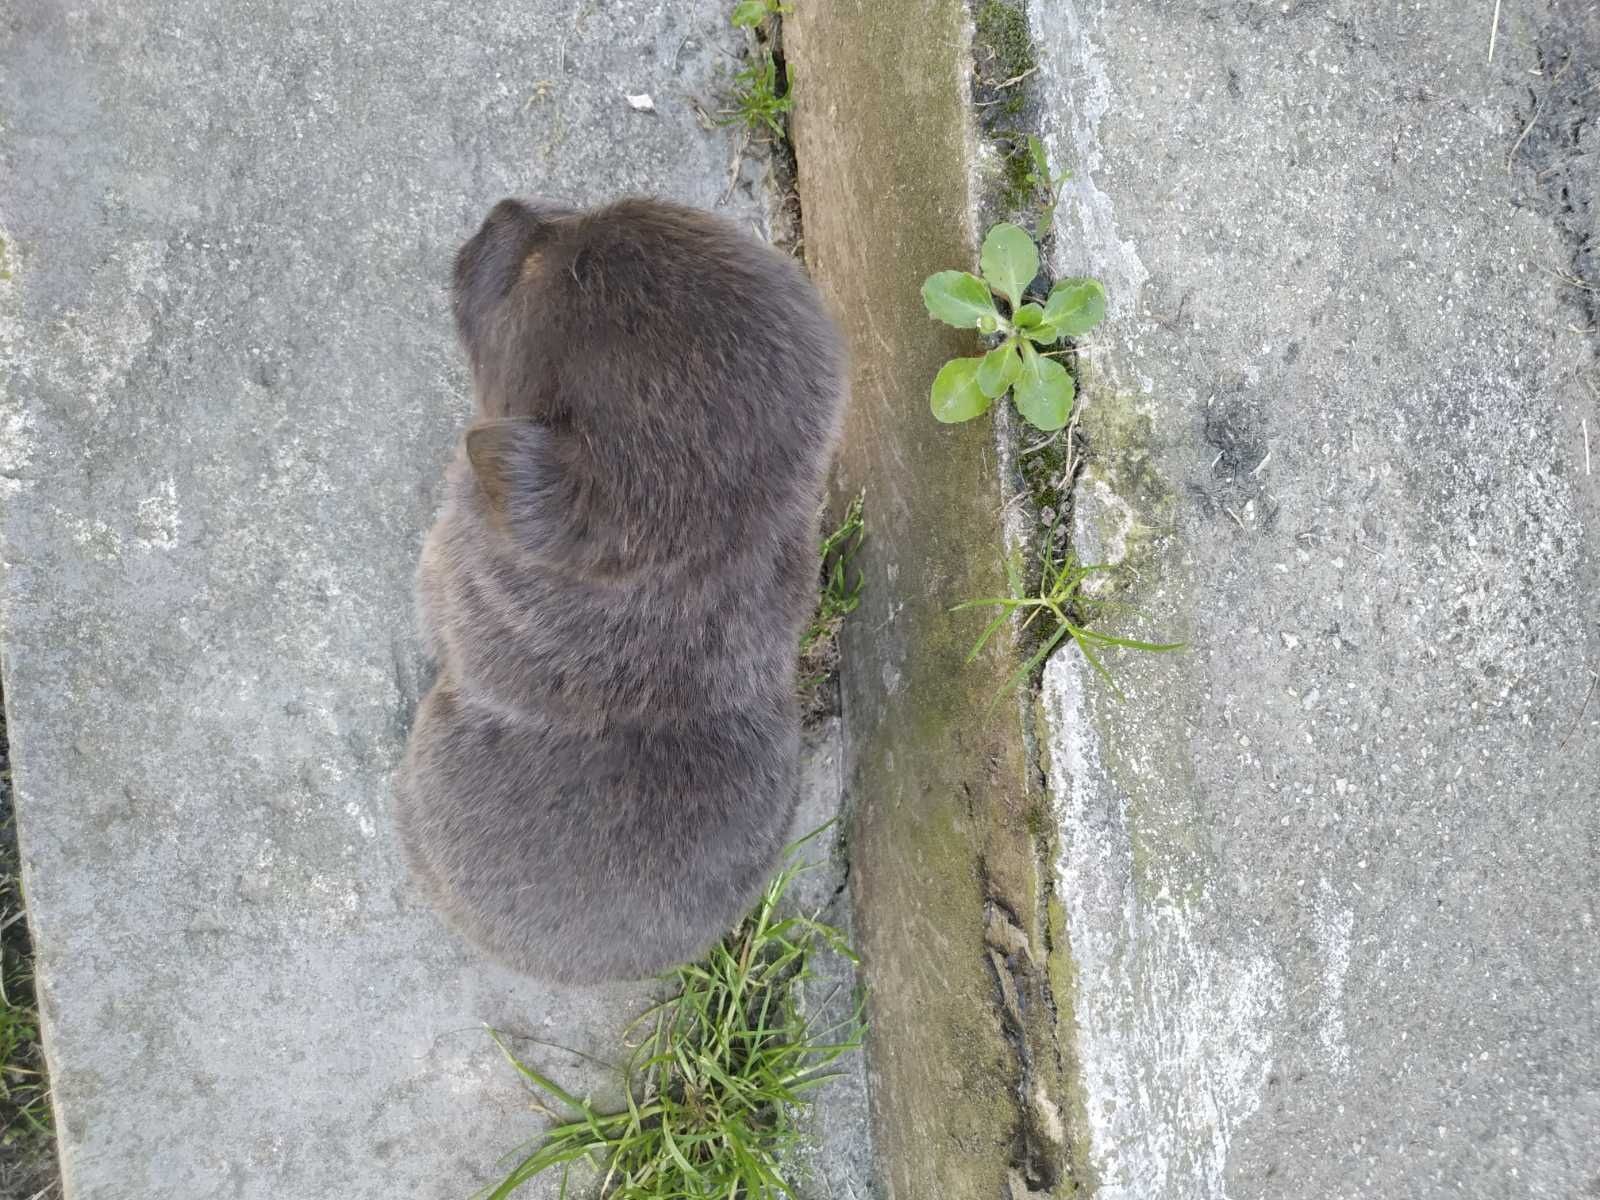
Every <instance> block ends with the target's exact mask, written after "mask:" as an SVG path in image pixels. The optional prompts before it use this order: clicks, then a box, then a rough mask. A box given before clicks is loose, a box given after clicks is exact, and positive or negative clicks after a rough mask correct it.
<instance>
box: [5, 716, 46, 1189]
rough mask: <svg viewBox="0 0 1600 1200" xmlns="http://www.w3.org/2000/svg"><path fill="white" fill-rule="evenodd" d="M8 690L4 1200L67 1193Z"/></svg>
mask: <svg viewBox="0 0 1600 1200" xmlns="http://www.w3.org/2000/svg"><path fill="white" fill-rule="evenodd" d="M12 803H13V796H12V790H11V758H10V744H9V742H8V741H7V740H6V720H5V695H4V693H3V692H0V960H3V961H0V973H3V984H4V987H3V993H4V994H3V998H0V1023H3V1024H0V1044H3V1048H4V1050H5V1061H4V1062H3V1063H0V1200H51V1198H52V1197H57V1196H59V1195H60V1194H61V1178H60V1173H59V1171H58V1169H57V1166H56V1149H55V1137H54V1135H53V1134H52V1132H51V1130H50V1120H51V1116H50V1100H49V1083H48V1081H47V1079H46V1077H45V1064H44V1047H43V1045H42V1043H41V1041H40V1030H39V1017H38V1011H37V1008H36V1005H35V999H34V991H33V942H32V938H31V937H30V935H29V930H28V920H27V914H26V910H25V909H24V907H23V897H22V864H21V856H20V853H19V851H18V849H17V827H16V816H15V812H14V810H13V807H12Z"/></svg>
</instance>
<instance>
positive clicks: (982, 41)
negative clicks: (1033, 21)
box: [972, 0, 1038, 86]
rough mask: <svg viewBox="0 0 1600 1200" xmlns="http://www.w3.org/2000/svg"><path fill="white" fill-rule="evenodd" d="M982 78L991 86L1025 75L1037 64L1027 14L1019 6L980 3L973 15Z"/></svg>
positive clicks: (989, 0)
mask: <svg viewBox="0 0 1600 1200" xmlns="http://www.w3.org/2000/svg"><path fill="white" fill-rule="evenodd" d="M972 24H973V30H974V33H975V34H976V37H975V49H976V51H977V56H978V71H979V75H980V78H982V79H983V81H984V82H985V83H987V84H989V85H991V86H992V85H994V84H998V83H1004V82H1006V81H1007V80H1011V79H1015V78H1017V76H1019V75H1026V74H1027V73H1028V72H1029V71H1031V70H1033V68H1034V67H1035V66H1037V65H1038V60H1037V59H1036V58H1035V57H1034V53H1033V37H1032V35H1031V34H1030V33H1029V32H1028V12H1027V9H1026V8H1024V7H1023V6H1022V5H1021V4H1020V3H1008V2H1007V0H980V3H979V4H978V5H977V7H976V8H975V9H974V10H973V13H972Z"/></svg>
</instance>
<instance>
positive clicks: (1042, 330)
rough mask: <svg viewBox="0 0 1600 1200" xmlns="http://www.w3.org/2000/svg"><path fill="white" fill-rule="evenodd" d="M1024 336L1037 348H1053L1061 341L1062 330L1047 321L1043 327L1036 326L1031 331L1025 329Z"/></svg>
mask: <svg viewBox="0 0 1600 1200" xmlns="http://www.w3.org/2000/svg"><path fill="white" fill-rule="evenodd" d="M1022 336H1023V337H1025V338H1027V339H1028V340H1029V341H1030V342H1032V343H1033V344H1034V345H1035V346H1053V345H1055V344H1056V343H1057V342H1059V341H1060V340H1061V330H1059V329H1057V328H1056V327H1055V326H1054V325H1052V324H1050V322H1048V321H1046V322H1045V323H1044V324H1043V325H1035V326H1033V328H1031V329H1024V330H1023V331H1022Z"/></svg>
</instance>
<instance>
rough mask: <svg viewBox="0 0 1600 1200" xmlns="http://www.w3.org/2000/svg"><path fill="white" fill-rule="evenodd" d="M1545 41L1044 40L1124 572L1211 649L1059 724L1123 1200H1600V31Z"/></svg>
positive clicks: (1336, 2)
mask: <svg viewBox="0 0 1600 1200" xmlns="http://www.w3.org/2000/svg"><path fill="white" fill-rule="evenodd" d="M1500 7H1501V6H1498V5H1491V4H1481V5H1458V4H1453V3H1448V2H1446V0H1424V2H1420V3H1407V4H1403V5H1369V4H1359V3H1354V2H1352V0H1331V2H1327V3H1312V2H1293V0H1291V2H1288V3H1277V2H1274V3H1271V4H1266V3H1228V4H1219V3H1211V4H1195V5H1172V4H1164V3H1156V2H1154V0H1120V2H1119V0H1113V2H1111V3H1077V2H1073V0H1034V2H1033V4H1032V5H1031V8H1032V18H1033V25H1034V29H1035V33H1036V35H1037V37H1038V40H1039V43H1040V52H1041V62H1042V66H1043V70H1042V72H1041V85H1040V86H1041V88H1042V90H1043V94H1044V95H1045V96H1046V97H1047V101H1048V107H1049V113H1048V117H1049V120H1050V124H1051V139H1050V140H1051V144H1052V146H1053V149H1054V153H1055V155H1056V157H1057V158H1058V159H1059V160H1060V162H1061V163H1062V164H1063V165H1067V166H1071V167H1073V168H1074V169H1075V171H1076V178H1075V179H1074V181H1073V182H1072V184H1071V185H1070V189H1069V199H1068V201H1067V202H1066V203H1065V204H1063V206H1062V209H1061V219H1060V233H1061V237H1060V242H1059V245H1058V248H1057V255H1056V262H1055V267H1056V268H1057V269H1058V270H1059V271H1061V272H1063V273H1073V274H1076V273H1092V274H1096V275H1099V276H1100V277H1101V278H1103V279H1104V280H1105V282H1106V284H1107V287H1108V288H1109V290H1110V294H1111V301H1112V319H1111V321H1110V323H1109V326H1108V328H1107V329H1106V331H1105V332H1104V333H1103V334H1097V335H1096V336H1095V337H1094V339H1093V343H1092V345H1091V346H1089V347H1088V348H1087V349H1086V350H1085V353H1084V367H1083V383H1084V387H1083V391H1084V393H1085V395H1086V398H1087V402H1086V407H1085V410H1084V430H1085V434H1086V438H1087V446H1088V453H1089V456H1090V462H1089V466H1088V468H1087V470H1086V472H1085V474H1084V476H1083V478H1082V480H1081V481H1080V484H1079V489H1078V501H1077V510H1076V533H1077V537H1078V545H1079V549H1080V553H1082V554H1083V555H1084V556H1085V557H1086V558H1099V559H1105V560H1121V561H1126V562H1128V563H1129V564H1130V565H1132V566H1133V567H1134V568H1135V569H1136V571H1137V579H1138V583H1137V585H1136V586H1135V587H1134V589H1133V591H1132V593H1131V595H1130V597H1129V598H1130V599H1131V600H1132V601H1133V602H1134V603H1136V604H1137V605H1138V606H1139V608H1140V609H1141V610H1142V616H1133V617H1129V618H1128V620H1127V624H1126V631H1128V632H1133V631H1138V632H1139V633H1140V634H1141V635H1146V634H1152V633H1159V634H1162V635H1168V634H1170V635H1176V636H1180V637H1184V638H1187V639H1188V640H1189V641H1190V642H1191V649H1190V650H1189V651H1188V652H1187V653H1185V654H1183V655H1181V656H1178V657H1154V656H1145V657H1141V656H1137V655H1128V654H1125V655H1122V656H1120V657H1119V658H1118V659H1117V660H1115V662H1114V663H1113V669H1114V670H1115V671H1116V673H1117V676H1118V678H1119V680H1120V682H1121V684H1122V686H1123V688H1124V689H1125V690H1126V691H1127V693H1128V700H1127V702H1126V703H1123V704H1120V705H1119V704H1117V703H1115V702H1114V701H1113V698H1112V697H1111V696H1110V695H1109V694H1108V691H1107V689H1106V688H1104V687H1103V686H1101V685H1100V684H1099V683H1097V682H1096V680H1095V679H1094V678H1092V677H1091V676H1090V675H1089V674H1088V673H1087V672H1086V671H1085V670H1084V669H1083V667H1082V664H1081V660H1080V659H1079V658H1078V657H1077V656H1076V655H1073V654H1071V653H1068V654H1063V655H1059V656H1057V657H1056V658H1055V659H1054V660H1053V661H1052V662H1051V663H1050V665H1049V669H1048V671H1047V673H1046V676H1045V684H1044V705H1045V710H1046V717H1047V721H1048V727H1049V731H1050V733H1049V739H1048V745H1047V751H1048V754H1047V762H1046V766H1047V768H1048V771H1049V775H1050V782H1051V786H1052V789H1053V791H1054V792H1055V795H1056V799H1057V803H1058V816H1059V820H1060V849H1059V862H1058V866H1059V877H1058V888H1059V894H1060V897H1061V899H1062V901H1063V902H1064V904H1065V915H1066V930H1067V933H1068V937H1069V941H1070V956H1071V964H1070V966H1071V976H1072V979H1073V982H1074V986H1073V988H1072V989H1071V992H1070V1001H1071V1003H1070V1004H1069V1005H1066V1006H1064V1012H1063V1020H1064V1025H1065V1030H1066V1036H1067V1038H1068V1040H1069V1041H1070V1042H1071V1043H1072V1045H1073V1048H1074V1053H1075V1055H1076V1059H1077V1062H1078V1066H1079V1085H1080V1086H1079V1093H1078V1095H1077V1096H1076V1097H1075V1101H1076V1103H1075V1105H1074V1111H1075V1112H1076V1114H1077V1129H1076V1131H1075V1132H1076V1134H1077V1136H1078V1138H1079V1146H1078V1150H1079V1158H1080V1173H1081V1174H1082V1175H1083V1176H1084V1178H1085V1179H1086V1180H1088V1181H1091V1182H1092V1183H1093V1185H1094V1187H1095V1193H1096V1194H1097V1195H1099V1196H1102V1197H1108V1198H1109V1197H1139V1198H1141V1200H1155V1198H1177V1197H1223V1196H1232V1197H1235V1198H1238V1200H1244V1198H1255V1197H1304V1196H1316V1195H1322V1196H1354V1195H1361V1196H1388V1197H1409V1196H1441V1195H1453V1196H1483V1197H1489V1196H1511V1195H1515V1196H1541V1197H1558V1196H1559V1197H1572V1196H1579V1195H1590V1194H1593V1193H1594V1191H1595V1189H1596V1188H1600V988H1597V987H1596V986H1595V981H1596V980H1597V979H1600V934H1597V930H1596V919H1597V915H1600V914H1597V911H1596V909H1597V898H1600V854H1597V852H1596V851H1597V848H1600V803H1597V800H1600V696H1594V695H1592V693H1593V691H1594V684H1595V679H1596V672H1597V671H1600V601H1597V599H1596V597H1597V596H1600V474H1596V473H1595V469H1596V466H1597V465H1600V464H1597V463H1596V461H1595V459H1596V458H1597V457H1600V454H1596V453H1593V452H1592V451H1591V447H1592V448H1593V451H1600V403H1597V400H1600V393H1597V391H1596V388H1597V385H1600V379H1597V371H1596V346H1597V342H1596V334H1595V330H1594V324H1595V304H1594V296H1595V290H1594V289H1595V288H1596V286H1597V285H1600V276H1597V275H1596V273H1595V269H1594V264H1595V260H1594V256H1593V247H1594V246H1595V244H1596V243H1595V240H1594V239H1595V235H1596V232H1597V228H1596V225H1595V219H1596V211H1597V210H1596V208H1595V207H1594V188H1595V181H1596V180H1597V179H1600V173H1597V172H1596V170H1595V163H1596V161H1597V158H1596V154H1597V152H1600V142H1597V140H1596V131H1597V129H1600V123H1597V122H1596V120H1595V117H1596V116H1597V114H1600V91H1597V90H1596V87H1595V84H1596V81H1600V16H1597V12H1596V9H1595V7H1594V6H1593V5H1582V4H1563V3H1533V4H1519V5H1506V6H1504V10H1505V11H1504V12H1502V13H1500V20H1501V24H1500V27H1499V29H1498V31H1497V32H1496V33H1495V35H1494V57H1493V61H1492V62H1489V61H1486V59H1487V58H1488V55H1489V47H1490V44H1491V18H1492V17H1493V16H1494V15H1495V13H1496V12H1498V11H1499V10H1500ZM1508 164H1509V166H1508ZM1586 697H1587V698H1588V699H1587V707H1586ZM1058 994H1060V993H1058Z"/></svg>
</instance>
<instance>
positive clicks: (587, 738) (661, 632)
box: [396, 200, 845, 982]
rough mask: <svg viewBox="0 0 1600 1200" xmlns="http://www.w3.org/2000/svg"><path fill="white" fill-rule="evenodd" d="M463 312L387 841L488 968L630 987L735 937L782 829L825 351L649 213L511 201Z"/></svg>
mask: <svg viewBox="0 0 1600 1200" xmlns="http://www.w3.org/2000/svg"><path fill="white" fill-rule="evenodd" d="M454 305H455V318H456V324H457V328H458V331H459V333H460V336H461V341H462V344H463V345H464V347H465V348H466V351H467V353H468V355H469V357H470V359H471V362H472V375H473V383H474V391H475V393H476V398H477V417H476V419H475V421H474V422H473V424H472V425H471V426H470V427H469V428H468V429H467V431H466V435H465V437H464V438H463V440H462V444H461V446H460V448H459V450H458V452H457V454H456V456H455V459H454V461H453V462H452V463H451V464H450V466H449V468H448V469H447V472H446V493H447V498H446V502H445V506H444V511H443V514H442V515H441V516H440V518H439V521H438V523H437V524H436V525H435V526H434V527H433V529H432V531H431V532H430V533H429V535H428V538H427V541H426V543H425V545H424V547H423V552H422V562H421V566H420V569H419V571H418V593H419V606H420V611H421V621H422V626H423V632H424V637H425V638H426V642H427V647H428V650H429V653H430V654H431V655H432V656H433V658H434V659H435V661H436V662H437V664H438V676H437V679H436V682H435V683H434V686H433V688H432V690H431V691H429V693H428V695H427V696H426V697H425V698H424V699H423V701H422V704H421V706H420V707H419V709H418V712H417V717H416V722H415V724H414V726H413V728H412V731H411V740H410V745H409V746H408V748H407V754H406V761H405V765H404V768H403V769H402V771H401V774H400V778H399V786H398V795H397V807H396V816H397V822H398V825H399V830H400V834H401V838H402V842H403V844H404V847H405V850H406V854H407V857H408V859H409V861H410V864H411V867H412V870H413V872H414V874H415V875H416V876H417V878H418V879H419V880H420V881H421V883H422V885H423V887H424V888H425V890H426V891H427V893H428V895H429V896H430V898H431V899H432V900H433V902H434V903H435V905H436V906H437V907H438V908H439V909H440V910H441V911H442V912H443V913H444V915H445V916H446V917H447V918H448V920H449V921H450V922H451V924H453V925H454V926H455V928H456V929H457V930H458V931H459V932H461V933H462V934H463V935H464V936H465V937H467V938H468V939H469V940H470V941H472V942H474V943H476V944H477V945H479V946H481V947H482V948H484V949H485V950H487V951H489V952H490V953H491V954H493V955H494V956H496V957H497V958H499V959H501V960H503V961H504V962H506V963H508V964H510V965H512V966H514V967H516V968H518V969H520V970H522V971H525V972H527V973H529V974H532V975H535V976H538V977H540V978H543V979H548V980H555V981H566V982H593V981H599V980H603V979H618V978H639V977H643V976H645V975H649V974H651V973H654V972H656V971H659V970H662V969H664V968H666V967H669V966H671V965H673V964H675V963H679V962H683V961H685V960H687V959H690V958H693V957H694V956H696V955H697V954H699V953H700V952H701V951H703V950H705V949H706V948H707V947H708V946H709V945H710V944H711V943H712V942H713V941H714V940H715V939H716V938H717V937H718V936H719V935H721V934H722V933H724V932H725V931H727V930H728V929H729V928H731V927H732V925H733V924H735V923H736V922H737V921H738V919H739V918H740V916H741V915H742V914H743V912H744V911H745V909H746V907H747V906H748V905H749V904H750V903H751V901H752V900H753V899H754V897H755V895H756V893H757V892H758V891H759V889H760V888H761V887H762V885H763V884H764V883H765V881H766V880H767V878H768V877H769V875H770V874H771V872H772V870H773V868H774V865H775V863H776V860H777V856H778V854H779V852H780V850H781V849H782V846H783V843H784V841H785V839H786V837H787V835H788V833H789V831H790V822H791V819H792V816H793V813H794V808H795V803H796V798H797V791H796V789H797V778H796V775H797V771H796V766H797V763H796V760H797V755H798V746H799V718H798V713H797V708H796V700H795V659H796V641H797V638H798V635H799V631H800V629H801V627H802V625H803V624H804V622H805V621H806V620H807V619H808V616H809V614H810V612H811V609H812V605H813V604H814V602H815V597H816V585H817V561H816V517H817V510H818V506H819V503H820V499H821V494H822V486H823V476H824V473H825V471H826V469H827V465H828V462H829V459H830V457H831V455H832V452H833V447H834V442H835V440H836V437H837V431H838V425H839V420H840V413H841V408H842V404H843V397H844V389H845V383H844V362H843V353H842V350H841V346H840V340H839V336H838V333H837V331H836V330H835V328H834V326H833V324H832V323H831V321H830V320H829V319H828V317H827V315H826V313H825V312H824V310H823V307H822V304H821V302H820V300H819V298H818V295H817V293H816V290H815V289H814V288H813V287H812V285H811V284H810V282H809V281H808V280H807V279H806V277H805V276H804V274H803V273H802V272H801V271H800V269H799V268H798V267H797V266H796V265H795V264H794V263H793V262H792V261H791V260H789V259H788V258H786V257H784V256H783V255H781V254H779V253H778V252H776V251H775V250H773V249H771V248H770V247H768V246H766V245H765V244H763V243H761V242H758V241H756V240H755V239H753V238H751V237H749V236H747V235H746V234H744V233H741V232H740V231H739V230H738V229H736V228H735V227H733V226H732V225H730V224H728V223H726V222H724V221H722V220H720V219H718V218H716V217H713V216H711V215H709V214H707V213H703V212H699V211H697V210H694V209H689V208H683V207H679V206H676V205H671V204H666V203H662V202H658V201H653V200H624V201H621V202H619V203H616V204H612V205H610V206H608V207H604V208H599V209H595V210H592V211H587V212H574V211H571V210H566V209H561V208H557V207H554V206H549V205H540V204H525V203H519V202H518V201H515V200H505V201H502V202H501V203H500V204H499V205H497V206H496V207H495V209H494V211H493V212H491V213H490V214H489V217H488V219H487V220H486V221H485V222H484V223H483V227H482V228H481V229H479V230H478V232H477V234H476V235H475V236H474V237H473V238H472V240H471V241H469V242H467V244H466V245H465V246H463V247H462V249H461V251H460V252H459V254H458V255H457V257H456V264H455V286H454Z"/></svg>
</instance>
